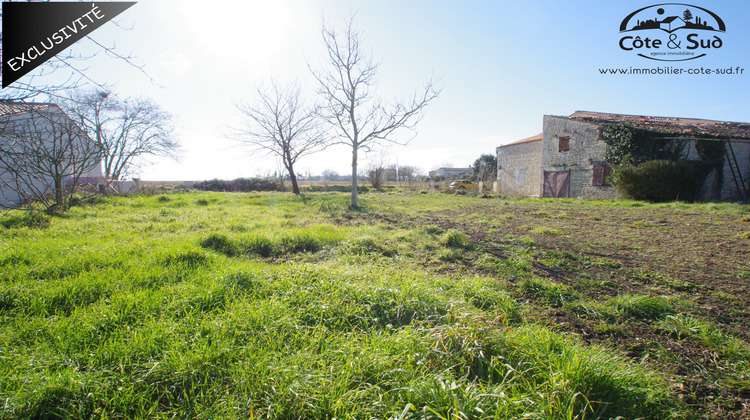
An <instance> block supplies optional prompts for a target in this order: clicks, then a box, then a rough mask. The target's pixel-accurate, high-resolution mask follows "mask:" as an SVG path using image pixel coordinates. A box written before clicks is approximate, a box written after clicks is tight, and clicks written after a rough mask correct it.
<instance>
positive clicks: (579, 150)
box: [540, 115, 617, 199]
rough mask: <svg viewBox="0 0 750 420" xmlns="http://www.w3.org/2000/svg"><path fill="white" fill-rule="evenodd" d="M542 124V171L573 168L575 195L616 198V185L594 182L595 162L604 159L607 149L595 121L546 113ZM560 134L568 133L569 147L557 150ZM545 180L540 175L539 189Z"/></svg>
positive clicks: (566, 134) (577, 196)
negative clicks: (602, 184) (592, 122)
mask: <svg viewBox="0 0 750 420" xmlns="http://www.w3.org/2000/svg"><path fill="white" fill-rule="evenodd" d="M543 126H544V131H543V136H542V159H541V162H542V171H550V172H552V171H567V170H570V197H572V198H590V199H613V198H617V191H616V190H615V188H614V187H612V186H595V185H592V181H593V176H594V174H593V167H594V164H596V163H601V162H604V161H605V153H606V150H607V144H606V143H604V141H602V140H601V139H600V138H599V129H598V127H597V126H596V125H595V124H590V123H585V122H581V121H575V120H571V119H568V118H563V117H555V116H551V115H545V116H544V124H543ZM561 137H569V142H568V147H569V148H568V151H563V152H560V151H558V146H559V139H560V138H561ZM543 181H544V180H543V179H541V175H540V189H541V188H543V187H542V182H543Z"/></svg>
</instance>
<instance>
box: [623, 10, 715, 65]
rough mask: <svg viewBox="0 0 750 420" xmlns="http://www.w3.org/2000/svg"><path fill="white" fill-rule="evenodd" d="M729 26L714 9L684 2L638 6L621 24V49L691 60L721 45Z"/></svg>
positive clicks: (665, 58) (662, 58) (658, 57)
mask: <svg viewBox="0 0 750 420" xmlns="http://www.w3.org/2000/svg"><path fill="white" fill-rule="evenodd" d="M726 30H727V28H726V25H725V24H724V21H723V20H721V18H720V17H719V16H718V15H717V14H716V13H714V12H712V11H710V10H707V9H704V8H702V7H698V6H693V5H690V4H683V3H664V4H656V5H653V6H648V7H644V8H642V9H638V10H636V11H635V12H633V13H631V14H629V15H628V16H627V17H626V18H625V19H623V21H622V23H621V24H620V33H622V34H624V36H622V37H621V38H620V49H622V50H623V51H628V52H632V53H635V54H637V55H638V56H639V57H643V58H648V59H649V60H657V61H687V60H695V59H696V58H701V57H705V56H706V55H707V54H709V53H711V52H712V51H715V50H718V49H720V48H721V47H722V46H723V45H724V41H723V40H722V39H721V37H720V35H721V34H723V33H725V32H726Z"/></svg>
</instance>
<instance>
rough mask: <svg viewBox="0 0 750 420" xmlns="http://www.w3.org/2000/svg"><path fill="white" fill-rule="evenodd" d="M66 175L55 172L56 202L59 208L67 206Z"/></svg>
mask: <svg viewBox="0 0 750 420" xmlns="http://www.w3.org/2000/svg"><path fill="white" fill-rule="evenodd" d="M64 182H65V177H64V176H62V175H60V174H55V204H57V206H58V207H59V208H64V207H65V190H64V189H65V185H64Z"/></svg>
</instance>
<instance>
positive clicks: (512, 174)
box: [496, 140, 542, 197]
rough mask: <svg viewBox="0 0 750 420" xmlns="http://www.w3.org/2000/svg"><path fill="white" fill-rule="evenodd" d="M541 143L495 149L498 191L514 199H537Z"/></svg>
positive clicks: (539, 183)
mask: <svg viewBox="0 0 750 420" xmlns="http://www.w3.org/2000/svg"><path fill="white" fill-rule="evenodd" d="M541 161H542V141H541V140H535V141H528V142H523V143H516V144H509V145H506V146H500V147H498V148H497V180H498V185H499V187H498V189H496V191H498V192H499V193H500V194H503V195H510V196H515V197H539V196H540V195H541V190H540V189H539V186H540V185H541V179H542V171H541V165H540V163H541Z"/></svg>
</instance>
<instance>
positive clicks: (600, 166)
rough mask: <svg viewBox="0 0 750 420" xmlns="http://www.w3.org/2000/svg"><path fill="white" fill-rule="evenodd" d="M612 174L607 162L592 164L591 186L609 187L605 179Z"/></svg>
mask: <svg viewBox="0 0 750 420" xmlns="http://www.w3.org/2000/svg"><path fill="white" fill-rule="evenodd" d="M611 172H612V167H611V166H609V164H608V163H607V162H594V166H593V176H592V179H591V185H594V186H597V187H602V186H609V185H610V184H609V183H608V182H607V177H608V176H609V175H610V173H611Z"/></svg>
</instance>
